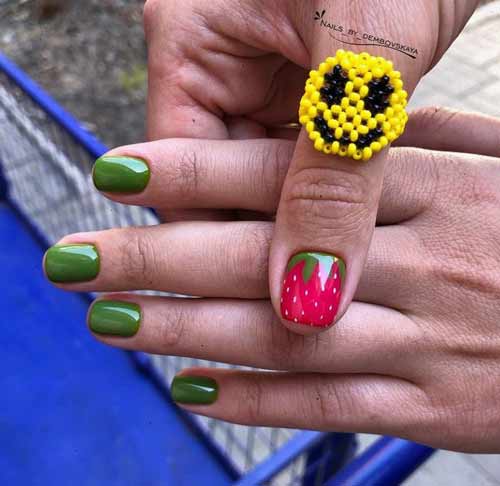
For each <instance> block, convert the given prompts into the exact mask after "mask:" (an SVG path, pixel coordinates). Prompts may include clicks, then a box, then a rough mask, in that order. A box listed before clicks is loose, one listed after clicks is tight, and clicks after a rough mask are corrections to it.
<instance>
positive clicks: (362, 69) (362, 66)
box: [358, 62, 368, 76]
mask: <svg viewBox="0 0 500 486" xmlns="http://www.w3.org/2000/svg"><path fill="white" fill-rule="evenodd" d="M367 71H368V65H367V64H366V63H364V62H362V63H361V64H360V65H359V66H358V73H359V74H361V75H362V76H363V75H365V74H366V72H367Z"/></svg>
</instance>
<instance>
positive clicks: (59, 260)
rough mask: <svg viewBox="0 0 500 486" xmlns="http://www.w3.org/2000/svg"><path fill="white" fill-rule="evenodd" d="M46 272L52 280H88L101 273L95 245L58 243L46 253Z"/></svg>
mask: <svg viewBox="0 0 500 486" xmlns="http://www.w3.org/2000/svg"><path fill="white" fill-rule="evenodd" d="M45 272H46V274H47V277H48V278H49V280H51V281H52V282H86V281H87V280H93V279H94V278H96V277H97V274H98V273H99V253H97V249H96V247H95V246H94V245H85V244H79V245H56V246H53V247H52V248H49V249H48V250H47V253H46V254H45Z"/></svg>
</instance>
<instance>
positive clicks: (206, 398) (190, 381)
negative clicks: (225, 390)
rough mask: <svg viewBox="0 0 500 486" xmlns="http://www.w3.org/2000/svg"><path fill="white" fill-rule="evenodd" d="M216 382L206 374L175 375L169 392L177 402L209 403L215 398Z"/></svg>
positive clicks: (216, 392) (216, 393) (217, 390)
mask: <svg viewBox="0 0 500 486" xmlns="http://www.w3.org/2000/svg"><path fill="white" fill-rule="evenodd" d="M218 392H219V387H218V385H217V382H216V381H215V380H213V379H212V378H208V377H207V376H186V375H183V376H176V377H175V378H174V380H173V381H172V386H171V387H170V393H171V394H172V398H173V399H174V400H175V401H176V402H179V403H186V404H192V405H209V404H211V403H214V402H215V400H217V395H218Z"/></svg>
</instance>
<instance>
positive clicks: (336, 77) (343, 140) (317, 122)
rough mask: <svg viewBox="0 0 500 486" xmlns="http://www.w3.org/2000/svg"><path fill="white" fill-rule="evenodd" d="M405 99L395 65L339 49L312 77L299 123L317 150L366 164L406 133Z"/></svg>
mask: <svg viewBox="0 0 500 486" xmlns="http://www.w3.org/2000/svg"><path fill="white" fill-rule="evenodd" d="M407 97H408V94H407V93H406V91H405V90H404V89H403V81H402V80H401V73H400V72H399V71H394V69H393V65H392V62H391V61H388V60H386V59H384V58H383V57H375V56H371V55H370V54H368V53H366V52H362V53H360V54H355V53H354V52H350V51H344V50H342V49H339V50H338V51H337V53H336V55H335V57H328V58H327V59H326V60H325V62H322V63H321V64H320V65H319V67H318V69H317V70H313V71H311V72H310V73H309V79H308V80H307V81H306V88H305V93H304V95H303V96H302V99H301V100H300V108H299V122H300V123H301V124H302V125H303V126H305V127H306V130H307V133H308V134H309V138H310V139H311V140H313V141H314V148H315V149H316V150H319V151H320V152H324V153H325V154H336V155H340V156H342V157H345V156H347V157H351V158H353V159H354V160H361V159H362V160H368V159H370V158H371V157H372V155H373V154H374V153H375V152H379V151H380V150H382V149H383V148H384V147H385V146H386V145H387V144H388V143H390V142H392V141H394V140H396V138H398V137H399V136H400V135H401V134H402V133H403V131H404V128H405V125H406V122H407V120H408V115H407V113H406V110H405V107H406V103H407Z"/></svg>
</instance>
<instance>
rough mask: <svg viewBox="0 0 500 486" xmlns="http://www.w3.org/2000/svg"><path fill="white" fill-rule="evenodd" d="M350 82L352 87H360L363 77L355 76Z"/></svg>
mask: <svg viewBox="0 0 500 486" xmlns="http://www.w3.org/2000/svg"><path fill="white" fill-rule="evenodd" d="M352 84H354V87H355V88H356V89H359V88H361V86H363V84H364V82H363V78H360V77H359V76H356V77H355V78H354V79H353V81H352Z"/></svg>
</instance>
